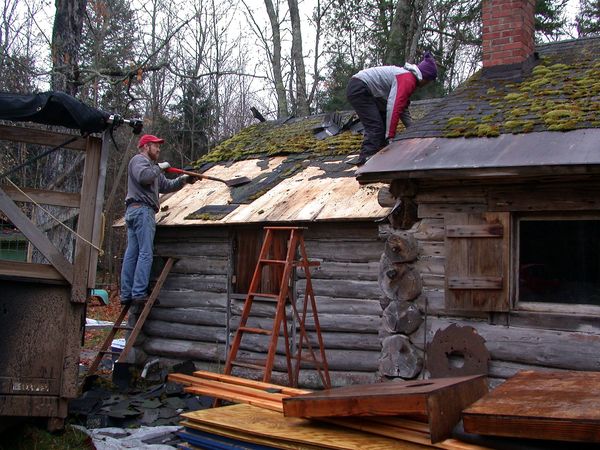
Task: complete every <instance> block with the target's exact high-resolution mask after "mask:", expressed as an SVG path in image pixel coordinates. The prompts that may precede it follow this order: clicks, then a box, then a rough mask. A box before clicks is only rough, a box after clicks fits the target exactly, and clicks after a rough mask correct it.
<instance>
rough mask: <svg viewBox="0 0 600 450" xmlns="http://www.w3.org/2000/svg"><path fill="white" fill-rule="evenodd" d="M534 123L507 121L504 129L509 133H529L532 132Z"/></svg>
mask: <svg viewBox="0 0 600 450" xmlns="http://www.w3.org/2000/svg"><path fill="white" fill-rule="evenodd" d="M534 125H535V122H533V121H532V120H507V121H506V122H504V128H505V129H506V130H507V131H508V132H510V133H529V132H531V131H532V130H533V127H534Z"/></svg>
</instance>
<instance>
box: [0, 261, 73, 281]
mask: <svg viewBox="0 0 600 450" xmlns="http://www.w3.org/2000/svg"><path fill="white" fill-rule="evenodd" d="M0 277H9V278H12V279H24V280H30V281H51V282H61V283H65V282H66V280H65V277H63V276H62V275H61V274H60V272H59V271H58V270H56V269H55V268H54V267H53V266H51V265H50V264H36V263H25V262H20V261H3V260H0Z"/></svg>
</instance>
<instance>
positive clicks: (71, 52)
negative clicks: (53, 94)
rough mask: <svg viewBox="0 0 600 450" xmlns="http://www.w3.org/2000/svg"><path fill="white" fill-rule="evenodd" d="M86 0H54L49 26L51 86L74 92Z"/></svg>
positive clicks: (73, 93) (74, 93)
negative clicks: (50, 35) (50, 29)
mask: <svg viewBox="0 0 600 450" xmlns="http://www.w3.org/2000/svg"><path fill="white" fill-rule="evenodd" d="M86 5H87V0H56V15H55V16H54V27H53V29H52V65H53V68H52V69H53V70H52V79H51V84H52V89H53V90H55V91H61V92H66V93H67V94H69V95H76V94H77V88H78V86H77V81H78V78H79V73H78V72H79V68H78V62H79V47H80V45H81V31H82V29H83V17H84V15H85V8H86Z"/></svg>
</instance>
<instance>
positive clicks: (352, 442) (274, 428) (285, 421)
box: [182, 405, 426, 450]
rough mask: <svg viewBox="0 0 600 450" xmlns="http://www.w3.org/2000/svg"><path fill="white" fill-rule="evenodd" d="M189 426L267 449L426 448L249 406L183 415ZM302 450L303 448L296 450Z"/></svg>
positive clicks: (368, 449)
mask: <svg viewBox="0 0 600 450" xmlns="http://www.w3.org/2000/svg"><path fill="white" fill-rule="evenodd" d="M182 416H183V417H185V418H186V419H187V420H188V422H189V424H187V425H186V426H190V427H191V428H194V427H195V426H197V425H200V426H210V429H211V430H213V431H214V432H215V433H218V434H219V433H221V430H223V429H225V430H233V431H235V432H243V433H244V435H245V436H246V439H253V438H254V437H255V436H258V437H260V438H267V439H269V441H270V442H271V444H270V445H273V446H275V447H279V448H281V447H280V445H279V443H280V442H284V443H291V442H292V443H295V444H298V445H300V446H302V445H311V446H314V447H317V448H322V449H336V450H350V449H364V450H412V449H416V448H419V449H420V448H426V447H423V446H421V445H418V444H414V443H410V442H407V441H404V442H403V441H398V440H394V439H390V438H385V437H381V436H376V435H373V434H368V433H361V432H359V431H355V430H349V429H341V428H339V427H336V426H334V425H330V424H326V423H314V422H309V421H308V420H304V419H297V418H285V417H283V416H282V415H281V414H279V413H277V412H274V411H265V410H261V409H260V408H256V407H252V406H250V405H233V406H225V407H222V408H213V409H208V410H202V411H196V412H192V413H184V414H182ZM299 448H302V447H299Z"/></svg>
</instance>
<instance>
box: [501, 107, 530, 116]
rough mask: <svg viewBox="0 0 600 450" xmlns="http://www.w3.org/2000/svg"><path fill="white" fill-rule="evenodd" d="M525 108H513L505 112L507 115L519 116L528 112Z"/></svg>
mask: <svg viewBox="0 0 600 450" xmlns="http://www.w3.org/2000/svg"><path fill="white" fill-rule="evenodd" d="M528 112H529V111H527V110H526V109H525V108H513V109H511V110H510V111H508V112H507V113H506V115H507V116H508V117H521V116H524V115H526V114H527V113H528Z"/></svg>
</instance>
